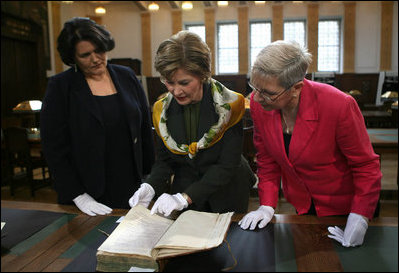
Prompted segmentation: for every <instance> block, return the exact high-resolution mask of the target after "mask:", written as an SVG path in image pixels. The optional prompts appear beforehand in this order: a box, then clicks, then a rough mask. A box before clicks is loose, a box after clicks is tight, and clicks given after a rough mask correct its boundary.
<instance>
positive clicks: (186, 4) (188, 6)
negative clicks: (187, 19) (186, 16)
mask: <svg viewBox="0 0 399 273" xmlns="http://www.w3.org/2000/svg"><path fill="white" fill-rule="evenodd" d="M181 7H182V9H192V8H193V3H191V1H184V2H183V4H182V5H181Z"/></svg>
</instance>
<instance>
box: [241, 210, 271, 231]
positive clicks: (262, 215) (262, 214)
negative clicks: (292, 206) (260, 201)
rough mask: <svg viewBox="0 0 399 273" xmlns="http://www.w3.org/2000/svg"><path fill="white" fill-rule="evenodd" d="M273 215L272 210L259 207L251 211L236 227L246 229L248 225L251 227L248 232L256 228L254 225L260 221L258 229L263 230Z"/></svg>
mask: <svg viewBox="0 0 399 273" xmlns="http://www.w3.org/2000/svg"><path fill="white" fill-rule="evenodd" d="M273 215H274V209H273V208H272V207H270V206H260V207H259V208H258V209H257V210H254V211H251V212H250V213H248V214H247V215H245V216H244V218H242V219H241V221H240V222H238V225H239V226H240V227H241V228H242V229H247V228H248V227H249V225H251V227H250V228H249V229H250V230H254V229H255V228H256V224H257V223H258V222H259V221H260V223H259V225H258V227H259V228H264V227H265V226H266V225H267V224H268V223H269V222H270V220H271V219H272V217H273Z"/></svg>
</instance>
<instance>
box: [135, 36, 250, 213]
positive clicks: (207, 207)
mask: <svg viewBox="0 0 399 273" xmlns="http://www.w3.org/2000/svg"><path fill="white" fill-rule="evenodd" d="M155 68H156V70H157V71H158V72H159V73H160V74H161V79H162V82H163V83H164V84H165V86H166V88H167V89H168V91H169V93H168V95H167V96H166V97H165V98H163V99H161V100H159V101H157V102H156V103H155V104H154V108H153V124H154V127H155V129H156V132H157V134H158V140H159V148H158V149H157V160H156V162H155V164H154V166H153V168H152V171H151V174H150V176H149V177H148V178H147V179H146V183H143V184H142V185H141V187H140V189H139V190H138V191H136V193H135V194H134V195H133V197H132V198H131V199H130V201H129V203H130V205H131V206H132V207H133V206H136V205H137V204H141V205H144V206H146V207H148V206H149V204H150V201H151V200H152V199H153V198H154V196H159V198H158V199H157V200H156V202H155V204H154V205H153V207H152V209H151V213H160V214H163V215H165V216H168V215H169V214H170V213H171V212H172V211H174V210H175V211H180V210H183V209H185V208H190V209H194V210H200V211H208V212H220V213H221V212H227V211H235V212H239V213H243V212H246V211H247V207H248V199H249V193H250V189H251V187H252V186H253V184H254V183H255V177H254V174H253V173H252V171H251V169H250V167H249V165H248V162H247V161H246V160H245V158H244V157H243V156H242V155H241V152H242V141H243V129H242V116H243V114H244V112H245V107H244V106H245V103H244V97H243V96H242V95H241V94H239V93H236V92H234V91H231V90H228V89H227V88H226V87H225V86H223V85H222V84H221V83H219V82H217V81H215V80H214V79H212V78H211V52H210V50H209V47H208V46H207V45H206V44H205V43H204V42H203V41H202V40H201V38H200V37H199V36H198V35H196V34H194V33H191V32H187V31H181V32H179V33H178V34H176V35H174V36H172V37H171V38H170V39H167V40H165V41H164V42H162V43H161V45H160V46H159V48H158V51H157V55H156V57H155ZM172 175H173V182H172V183H171V184H168V183H167V182H168V178H170V177H171V176H172Z"/></svg>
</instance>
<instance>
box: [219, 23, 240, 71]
mask: <svg viewBox="0 0 399 273" xmlns="http://www.w3.org/2000/svg"><path fill="white" fill-rule="evenodd" d="M223 25H236V26H237V72H220V67H219V60H220V59H219V57H220V47H219V45H220V43H219V31H220V26H223ZM239 47H240V41H239V26H238V22H237V21H223V22H217V23H216V56H215V71H216V74H217V75H238V74H239V71H240V67H239V66H240V64H239V61H240V56H239V53H240V52H239Z"/></svg>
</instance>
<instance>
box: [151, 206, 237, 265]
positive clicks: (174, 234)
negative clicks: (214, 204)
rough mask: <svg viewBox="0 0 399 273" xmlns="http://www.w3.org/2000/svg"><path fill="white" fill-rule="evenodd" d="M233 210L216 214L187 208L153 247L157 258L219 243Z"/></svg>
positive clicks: (214, 245)
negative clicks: (156, 250)
mask: <svg viewBox="0 0 399 273" xmlns="http://www.w3.org/2000/svg"><path fill="white" fill-rule="evenodd" d="M232 215H233V212H229V213H224V214H218V213H207V212H199V211H193V210H188V211H185V212H184V213H182V214H181V215H180V216H179V218H177V220H176V221H175V222H174V223H173V225H172V226H171V227H170V228H169V229H168V231H166V233H165V234H164V235H163V236H162V238H161V239H160V240H159V242H158V243H157V244H156V246H155V248H156V249H159V253H158V258H161V257H167V256H171V255H177V254H179V253H186V252H190V251H189V250H203V249H208V248H212V247H216V246H218V245H220V244H221V243H222V241H223V239H224V235H225V234H226V232H227V229H228V227H229V225H230V221H231V217H232Z"/></svg>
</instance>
